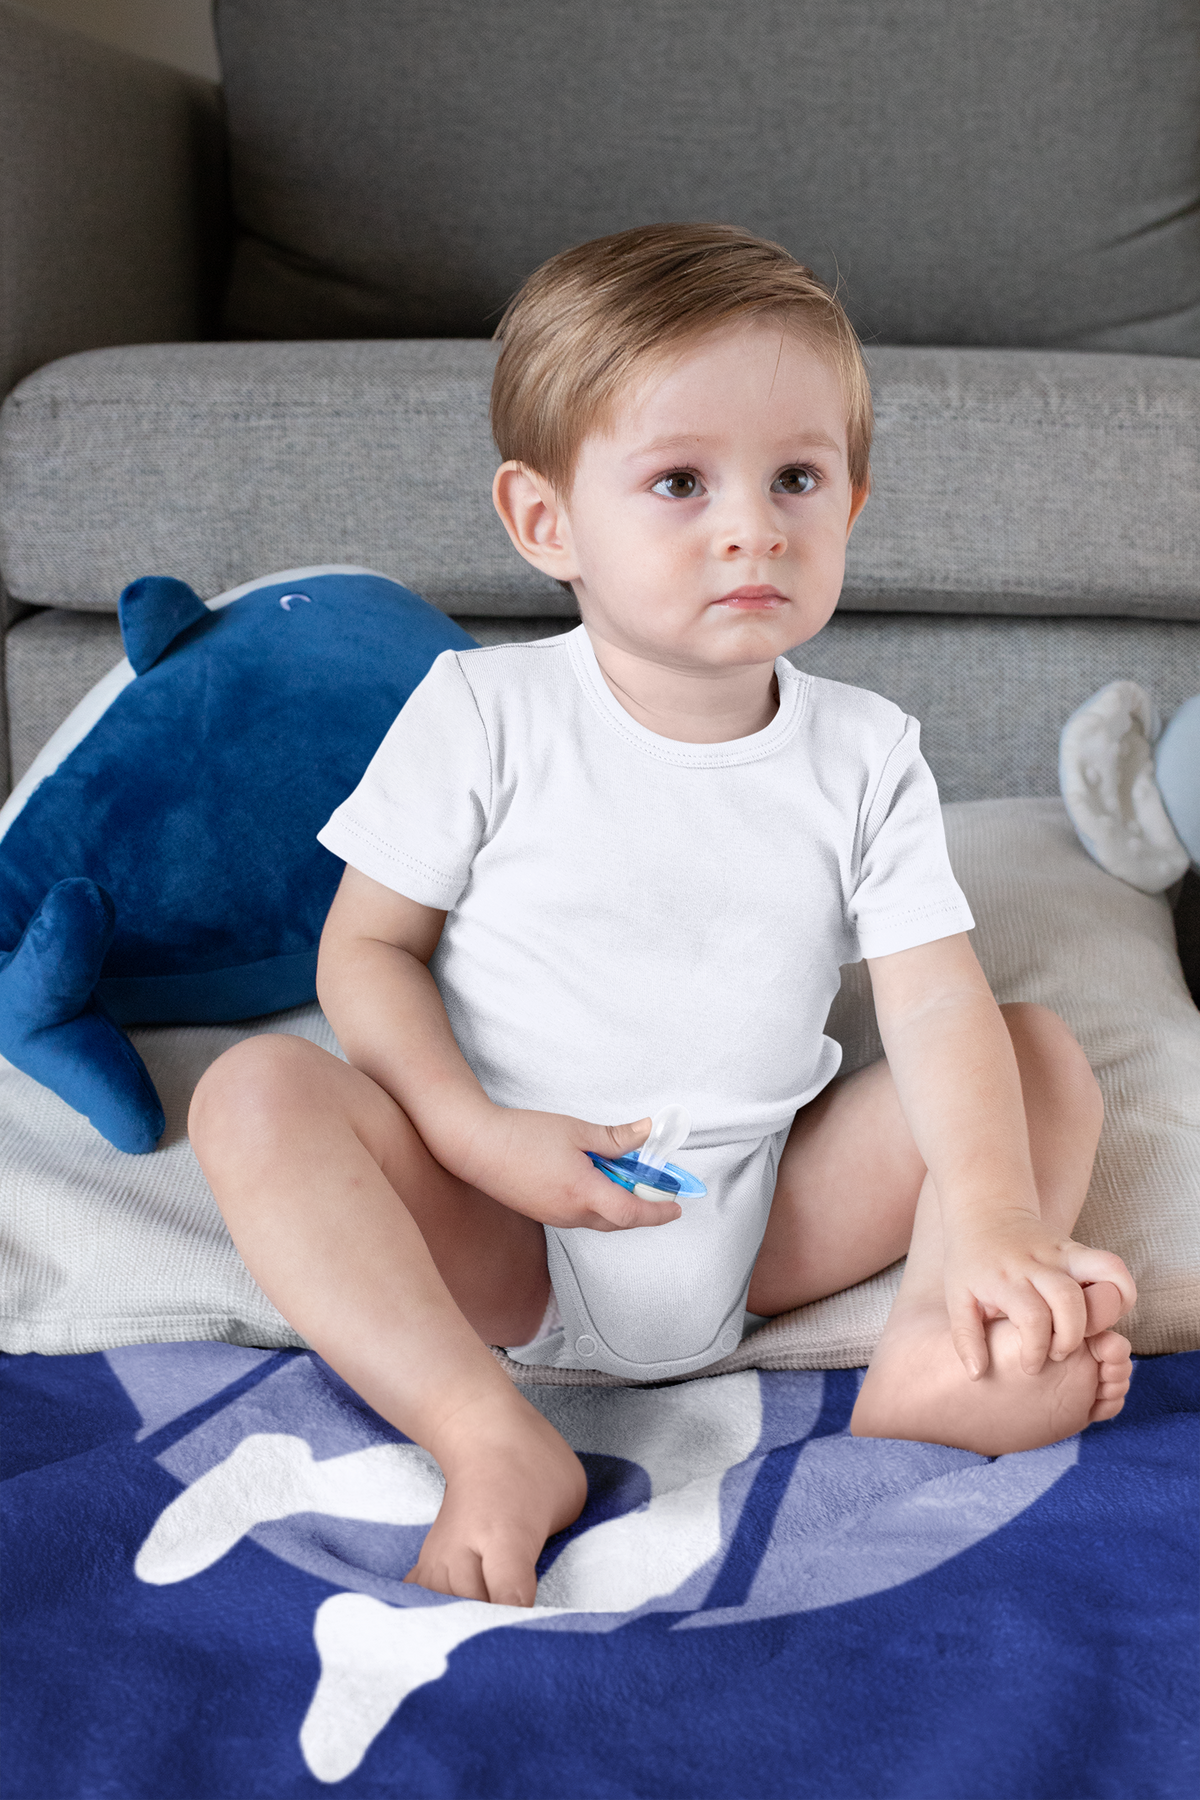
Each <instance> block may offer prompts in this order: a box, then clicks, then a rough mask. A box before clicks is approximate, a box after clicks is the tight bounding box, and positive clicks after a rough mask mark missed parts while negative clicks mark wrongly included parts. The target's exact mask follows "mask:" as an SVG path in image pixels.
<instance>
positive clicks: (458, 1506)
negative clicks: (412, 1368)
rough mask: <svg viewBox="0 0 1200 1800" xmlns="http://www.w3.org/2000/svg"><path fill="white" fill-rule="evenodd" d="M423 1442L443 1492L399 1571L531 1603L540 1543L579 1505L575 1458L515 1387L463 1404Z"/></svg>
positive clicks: (453, 1589)
mask: <svg viewBox="0 0 1200 1800" xmlns="http://www.w3.org/2000/svg"><path fill="white" fill-rule="evenodd" d="M429 1448H430V1450H431V1452H432V1454H433V1455H434V1456H435V1457H436V1458H437V1461H438V1463H439V1465H440V1466H441V1468H442V1470H443V1472H444V1474H445V1476H446V1493H445V1497H444V1498H443V1500H442V1505H441V1510H440V1511H439V1513H438V1516H437V1518H436V1519H435V1520H434V1522H433V1524H432V1525H431V1526H430V1528H429V1533H428V1535H427V1537H426V1539H425V1542H424V1543H423V1544H422V1546H421V1554H420V1556H419V1557H418V1558H417V1563H416V1567H415V1568H413V1569H410V1570H409V1572H408V1574H407V1575H406V1576H405V1577H404V1579H405V1580H406V1581H412V1582H416V1583H417V1584H418V1585H419V1586H421V1587H426V1588H432V1589H433V1591H434V1592H435V1593H438V1594H455V1595H457V1596H458V1598H459V1599H461V1600H491V1601H494V1602H496V1604H498V1605H502V1606H532V1605H533V1601H534V1595H535V1594H536V1592H537V1574H536V1572H535V1571H536V1564H537V1559H538V1557H539V1556H540V1555H541V1552H542V1546H543V1544H544V1543H545V1542H546V1539H547V1538H548V1537H550V1536H551V1534H552V1533H553V1532H556V1531H561V1530H562V1529H563V1528H564V1526H567V1525H570V1524H571V1523H572V1521H573V1520H575V1519H577V1518H578V1517H579V1515H580V1513H581V1512H582V1511H583V1504H584V1501H585V1500H586V1499H587V1476H586V1475H585V1474H584V1471H583V1464H582V1463H581V1462H580V1460H579V1458H578V1457H577V1456H576V1454H575V1452H574V1451H573V1450H572V1449H571V1447H570V1445H569V1444H567V1443H566V1441H565V1440H564V1439H563V1438H561V1437H560V1436H559V1434H558V1432H557V1431H555V1429H554V1427H553V1426H552V1425H549V1424H547V1422H546V1420H545V1419H543V1417H542V1415H541V1414H540V1413H539V1412H537V1411H536V1410H535V1409H534V1408H533V1407H532V1406H530V1404H529V1402H528V1401H527V1400H524V1399H522V1397H521V1395H520V1394H518V1393H517V1392H516V1391H515V1390H514V1391H513V1394H512V1396H511V1401H510V1400H508V1399H506V1400H504V1401H501V1402H499V1403H498V1402H497V1400H496V1398H495V1397H494V1396H489V1397H488V1398H487V1399H486V1400H479V1401H474V1402H472V1403H471V1404H470V1405H468V1406H465V1407H463V1408H462V1409H461V1410H460V1411H459V1412H457V1413H455V1414H454V1415H453V1417H452V1418H451V1419H450V1420H449V1422H448V1423H447V1425H446V1426H445V1427H444V1428H443V1430H442V1432H441V1433H440V1435H439V1437H438V1441H437V1442H436V1443H433V1444H430V1446H429Z"/></svg>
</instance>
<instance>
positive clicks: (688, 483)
mask: <svg viewBox="0 0 1200 1800" xmlns="http://www.w3.org/2000/svg"><path fill="white" fill-rule="evenodd" d="M650 492H651V493H652V494H661V495H662V496H663V498H664V499H665V500H694V499H695V497H696V495H697V494H698V493H699V492H700V477H699V476H698V475H693V474H692V472H691V470H690V469H675V470H673V471H672V473H671V474H670V475H663V476H661V477H660V478H659V480H657V481H656V482H655V484H654V486H653V487H652V488H651V490H650Z"/></svg>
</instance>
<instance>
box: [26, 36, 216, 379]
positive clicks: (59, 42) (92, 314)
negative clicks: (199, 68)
mask: <svg viewBox="0 0 1200 1800" xmlns="http://www.w3.org/2000/svg"><path fill="white" fill-rule="evenodd" d="M223 206H224V191H223V145H222V130H221V115H220V109H219V105H218V100H217V93H216V89H215V88H214V87H213V86H212V85H211V83H209V82H205V81H197V80H195V79H193V78H192V77H191V76H187V75H181V74H179V73H178V71H176V70H174V69H166V68H162V67H160V66H159V65H158V64H157V63H151V62H144V61H143V60H142V59H141V58H140V57H135V56H129V55H126V54H125V53H124V52H123V51H120V50H114V49H111V48H109V46H107V45H105V44H98V43H94V42H93V41H92V40H91V39H90V38H85V37H80V36H77V35H76V34H75V33H74V32H70V31H63V30H60V29H59V28H58V27H56V26H53V25H47V24H45V23H44V22H43V21H42V20H41V19H36V18H32V17H30V15H29V14H28V13H24V12H17V11H14V10H13V9H12V8H10V7H8V6H3V5H0V395H3V394H6V393H7V392H8V390H9V388H11V387H12V385H13V383H14V382H15V381H17V380H19V378H20V377H21V376H22V375H26V374H28V373H29V371H30V370H31V369H36V368H37V367H38V366H39V364H41V363H44V362H48V361H49V360H50V358H51V357H55V356H65V355H66V354H67V353H68V352H69V351H72V350H86V349H89V348H91V346H92V345H95V344H136V343H139V342H142V341H144V340H146V339H151V340H153V339H159V338H192V337H196V336H199V335H202V334H203V332H204V331H205V330H206V329H207V328H208V325H209V323H210V321H211V319H212V316H213V313H214V309H215V306H216V303H217V300H218V297H219V296H218V286H219V283H220V280H221V279H222V277H223V274H224V225H223Z"/></svg>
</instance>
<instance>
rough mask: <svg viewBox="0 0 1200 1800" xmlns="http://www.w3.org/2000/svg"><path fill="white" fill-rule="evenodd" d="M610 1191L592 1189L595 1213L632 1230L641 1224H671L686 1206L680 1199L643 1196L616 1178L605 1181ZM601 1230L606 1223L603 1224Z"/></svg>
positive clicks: (591, 1203)
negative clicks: (630, 1189) (597, 1191)
mask: <svg viewBox="0 0 1200 1800" xmlns="http://www.w3.org/2000/svg"><path fill="white" fill-rule="evenodd" d="M600 1180H601V1181H603V1182H604V1185H605V1187H606V1188H607V1189H608V1193H607V1194H595V1193H593V1192H592V1191H591V1190H589V1192H588V1205H589V1206H590V1207H591V1209H592V1211H593V1212H594V1213H599V1215H600V1217H601V1218H602V1219H604V1220H606V1221H607V1223H608V1225H609V1226H610V1227H611V1228H612V1229H613V1230H614V1231H630V1230H632V1229H633V1228H634V1227H635V1226H638V1225H669V1224H670V1222H671V1220H672V1219H677V1218H679V1216H680V1214H681V1213H682V1211H683V1208H682V1207H681V1206H680V1205H679V1203H678V1201H676V1200H643V1199H642V1197H641V1195H640V1194H631V1193H630V1192H629V1189H628V1188H623V1187H618V1186H617V1184H616V1182H615V1181H605V1179H604V1176H603V1175H601V1176H600ZM598 1229H599V1230H601V1231H603V1230H604V1229H605V1227H604V1226H603V1225H601V1226H600V1227H599V1228H598Z"/></svg>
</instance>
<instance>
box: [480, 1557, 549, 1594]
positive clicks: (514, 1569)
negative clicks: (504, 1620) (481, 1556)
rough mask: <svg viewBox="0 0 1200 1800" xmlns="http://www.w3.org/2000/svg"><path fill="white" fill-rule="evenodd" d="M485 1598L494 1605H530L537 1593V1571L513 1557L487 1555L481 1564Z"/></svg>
mask: <svg viewBox="0 0 1200 1800" xmlns="http://www.w3.org/2000/svg"><path fill="white" fill-rule="evenodd" d="M483 1579H484V1580H485V1581H486V1582H487V1594H486V1596H485V1598H486V1599H488V1600H490V1601H492V1602H493V1604H494V1605H496V1606H532V1605H533V1602H534V1597H535V1596H536V1594H537V1572H536V1570H535V1569H534V1568H532V1567H531V1566H530V1565H529V1563H527V1562H523V1561H521V1560H519V1559H517V1558H515V1557H511V1556H501V1557H495V1558H492V1557H489V1558H487V1559H486V1560H485V1561H484V1564H483Z"/></svg>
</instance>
